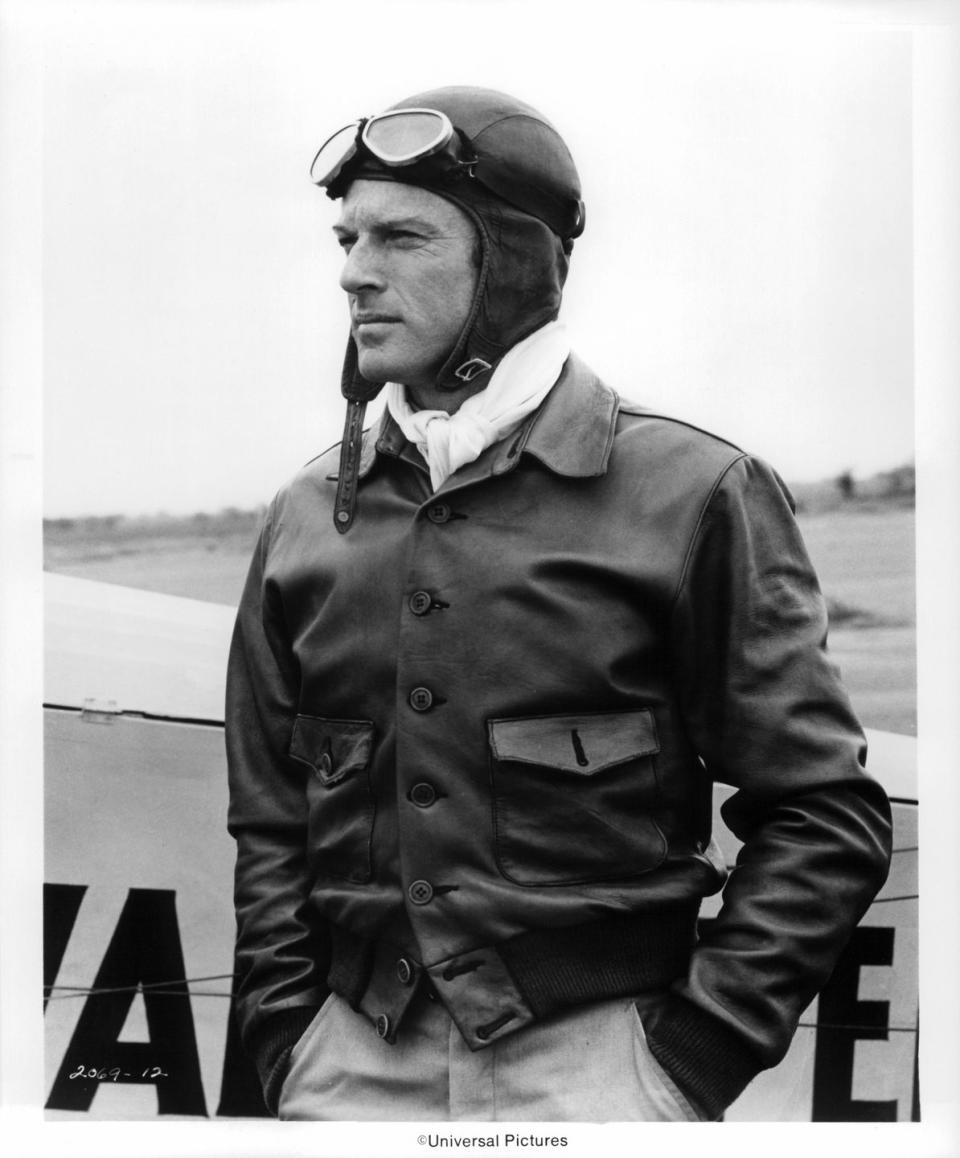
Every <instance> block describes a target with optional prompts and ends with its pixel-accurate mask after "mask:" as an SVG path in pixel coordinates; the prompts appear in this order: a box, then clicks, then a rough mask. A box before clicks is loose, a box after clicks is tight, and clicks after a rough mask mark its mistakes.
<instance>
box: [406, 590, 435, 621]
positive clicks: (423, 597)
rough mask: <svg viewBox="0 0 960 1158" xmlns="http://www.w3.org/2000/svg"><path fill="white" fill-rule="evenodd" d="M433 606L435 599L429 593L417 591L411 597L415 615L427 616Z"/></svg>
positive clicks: (412, 609) (411, 605)
mask: <svg viewBox="0 0 960 1158" xmlns="http://www.w3.org/2000/svg"><path fill="white" fill-rule="evenodd" d="M432 606H433V597H432V596H431V595H430V592H429V591H415V592H414V593H413V595H411V596H410V610H411V611H412V612H413V614H414V615H426V614H427V612H428V611H429V610H430V608H431V607H432Z"/></svg>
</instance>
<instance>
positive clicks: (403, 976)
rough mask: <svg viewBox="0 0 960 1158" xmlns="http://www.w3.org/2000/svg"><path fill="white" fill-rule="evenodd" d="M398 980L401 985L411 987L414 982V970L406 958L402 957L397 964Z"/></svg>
mask: <svg viewBox="0 0 960 1158" xmlns="http://www.w3.org/2000/svg"><path fill="white" fill-rule="evenodd" d="M397 980H398V981H399V982H400V984H401V985H409V984H410V982H411V981H412V980H413V968H412V966H411V965H410V962H409V961H408V960H407V959H406V957H401V958H400V960H399V961H398V962H397Z"/></svg>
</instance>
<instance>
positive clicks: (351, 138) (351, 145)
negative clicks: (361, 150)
mask: <svg viewBox="0 0 960 1158" xmlns="http://www.w3.org/2000/svg"><path fill="white" fill-rule="evenodd" d="M359 128H360V122H359V121H353V122H352V123H351V124H349V125H344V126H343V128H342V129H337V131H336V132H335V133H334V134H333V136H332V137H328V138H327V140H326V141H324V143H323V144H322V145H321V146H320V149H319V151H318V152H317V155H316V156H315V157H314V158H313V164H312V165H311V166H310V180H311V181H313V183H314V184H315V185H329V184H330V182H331V181H333V180H334V179H335V178H336V176H337V174H338V173H339V172H340V170H341V169H342V168H343V166H344V165H345V164H346V163H347V161H349V160H350V158H351V157H352V156H353V155H354V153H356V151H357V130H358V129H359Z"/></svg>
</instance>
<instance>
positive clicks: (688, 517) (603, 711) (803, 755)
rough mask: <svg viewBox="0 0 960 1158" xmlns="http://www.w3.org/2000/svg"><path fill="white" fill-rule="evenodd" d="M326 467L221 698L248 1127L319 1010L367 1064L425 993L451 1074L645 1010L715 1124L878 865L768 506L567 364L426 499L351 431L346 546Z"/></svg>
mask: <svg viewBox="0 0 960 1158" xmlns="http://www.w3.org/2000/svg"><path fill="white" fill-rule="evenodd" d="M337 461H338V454H337V450H336V448H334V450H332V451H329V452H327V453H326V454H324V455H321V456H320V457H319V458H317V459H315V460H314V461H313V462H311V463H309V464H308V465H307V466H306V467H304V468H303V470H301V471H300V472H299V474H297V476H296V477H295V478H294V479H293V480H292V481H291V482H290V483H289V484H288V485H287V486H286V487H285V488H283V490H281V492H280V493H279V494H278V495H277V497H276V499H275V500H274V502H273V503H272V505H271V507H270V509H269V511H268V513H267V516H266V519H265V523H264V527H263V530H262V534H261V537H260V541H259V544H258V546H257V549H256V552H255V555H254V558H253V562H252V565H251V568H250V573H249V577H248V580H247V584H246V587H245V590H244V593H243V598H242V601H241V605H240V610H239V614H238V618H237V625H236V630H235V634H234V639H233V645H232V649H231V656H230V665H229V672H228V681H227V684H228V686H227V712H226V722H227V747H228V759H229V770H230V808H229V829H230V832H231V833H232V834H233V836H234V837H235V838H236V841H237V848H238V855H237V867H236V910H237V921H238V941H237V971H238V976H239V986H238V999H237V1010H238V1015H239V1021H240V1026H241V1032H242V1034H243V1038H244V1041H245V1042H246V1044H247V1047H248V1048H249V1049H250V1050H251V1052H252V1053H253V1054H254V1056H255V1057H256V1059H257V1062H258V1066H259V1069H260V1073H261V1078H262V1080H263V1082H264V1088H265V1095H266V1099H267V1103H268V1105H270V1106H271V1108H275V1105H276V1100H277V1097H278V1093H279V1087H280V1084H281V1083H282V1080H283V1076H284V1072H285V1059H286V1057H287V1054H288V1053H289V1050H290V1048H291V1047H292V1045H293V1043H294V1042H295V1041H296V1040H297V1038H298V1037H299V1036H300V1034H301V1033H302V1032H303V1030H304V1029H305V1027H306V1025H307V1023H308V1022H309V1021H310V1020H311V1019H312V1017H313V1016H314V1014H315V1013H316V1011H317V1009H318V1008H319V1006H320V1005H321V1004H322V1002H323V1001H324V999H325V998H326V996H327V995H328V994H329V992H330V991H331V990H334V991H336V992H338V993H340V994H341V995H342V996H344V997H345V998H346V999H347V1000H349V1001H350V1003H351V1005H352V1006H353V1007H354V1008H355V1009H357V1010H359V1011H361V1012H362V1013H364V1014H365V1015H366V1016H368V1017H369V1019H370V1020H371V1022H372V1023H373V1024H374V1025H375V1026H376V1028H377V1032H379V1033H380V1035H381V1036H382V1037H383V1038H384V1039H385V1042H386V1043H387V1044H386V1045H385V1048H388V1045H389V1043H390V1042H392V1041H395V1040H396V1039H397V1037H398V1035H402V1034H403V1019H404V1014H405V1012H406V1009H407V1007H408V1006H409V1004H410V1002H411V1000H412V998H413V995H414V993H415V992H416V991H417V990H418V988H420V987H422V986H423V985H425V984H427V985H429V986H430V987H431V989H432V990H433V991H435V993H436V996H437V998H438V999H439V1000H440V1001H442V1002H443V1004H444V1005H445V1007H446V1008H447V1010H448V1011H449V1013H450V1016H451V1017H452V1019H453V1021H454V1022H455V1023H456V1025H457V1026H458V1028H459V1030H460V1032H461V1033H462V1035H463V1037H464V1039H465V1040H466V1041H467V1043H468V1044H469V1045H470V1047H471V1048H473V1049H482V1048H484V1047H486V1046H487V1045H489V1044H490V1043H492V1042H495V1041H497V1040H498V1039H500V1038H501V1037H504V1036H505V1035H507V1034H511V1033H515V1032H522V1031H523V1027H524V1026H525V1025H527V1024H529V1023H531V1022H533V1021H537V1020H540V1019H542V1018H545V1017H549V1016H552V1015H555V1014H558V1013H560V1012H561V1011H562V1010H563V1009H564V1008H567V1007H570V1006H573V1005H577V1004H581V1003H583V1002H587V1001H596V1000H603V999H607V998H610V997H614V996H618V995H624V994H630V993H638V994H639V993H641V992H644V991H647V990H650V989H654V988H669V995H668V996H667V997H666V998H664V1000H663V1002H662V1003H661V1004H660V1005H659V1006H658V1007H657V1008H655V1009H654V1010H653V1011H652V1012H651V1013H647V1014H645V1017H644V1024H645V1030H646V1034H647V1038H648V1041H649V1043H650V1047H651V1049H652V1050H653V1052H654V1054H655V1056H656V1057H657V1058H658V1060H659V1061H660V1063H661V1064H662V1065H664V1066H665V1068H666V1069H667V1070H668V1071H669V1072H670V1073H671V1075H672V1076H673V1077H674V1079H675V1080H676V1081H677V1083H678V1084H679V1085H680V1087H681V1088H682V1089H683V1090H684V1091H685V1092H686V1093H688V1095H689V1096H690V1097H691V1100H693V1101H694V1102H695V1103H696V1104H697V1105H698V1106H699V1107H700V1108H701V1109H702V1110H703V1112H704V1113H705V1115H706V1116H710V1117H715V1116H717V1115H719V1114H720V1113H721V1112H722V1110H723V1109H724V1108H725V1106H726V1105H728V1104H729V1103H730V1102H731V1101H732V1100H733V1099H734V1098H735V1097H736V1096H737V1095H738V1094H739V1093H740V1091H741V1090H742V1089H743V1087H744V1086H745V1085H746V1084H747V1082H749V1081H750V1080H751V1079H752V1077H753V1076H754V1075H755V1074H756V1073H757V1072H759V1070H761V1069H763V1068H765V1067H768V1066H771V1065H774V1064H776V1063H777V1062H778V1061H779V1060H780V1059H781V1058H782V1057H783V1055H784V1053H785V1052H786V1050H787V1048H788V1046H789V1043H790V1040H791V1038H792V1035H793V1033H794V1031H795V1029H796V1026H797V1022H798V1020H799V1017H800V1014H801V1013H802V1011H803V1010H804V1008H805V1007H806V1006H807V1004H808V1003H809V1002H810V1001H811V1000H812V998H813V997H814V995H815V994H816V993H817V992H818V990H819V989H820V988H821V987H822V985H823V984H824V983H825V982H826V980H827V979H828V978H829V975H830V973H831V971H832V969H833V967H834V964H835V962H836V959H837V957H838V955H839V953H840V951H841V949H842V948H843V946H844V943H845V942H846V940H847V938H848V937H849V935H850V933H851V931H852V929H853V927H854V926H855V924H856V922H857V921H858V920H859V919H860V917H861V916H862V914H863V913H864V912H865V910H866V908H867V907H868V905H869V904H870V902H871V900H872V898H873V897H874V895H875V894H876V892H877V891H878V890H879V888H880V886H881V885H882V883H883V881H884V879H885V876H886V872H887V869H888V865H889V856H890V812H889V805H888V803H887V800H886V797H885V795H884V793H883V791H882V790H881V788H880V787H879V785H878V784H877V783H876V782H875V781H874V780H873V779H872V778H871V777H870V776H869V775H868V774H867V773H866V772H865V770H864V760H865V742H864V738H863V734H862V732H861V730H860V728H859V725H858V724H857V722H856V720H855V718H854V716H853V714H852V711H851V708H850V704H849V701H848V698H847V695H846V693H845V692H844V690H843V688H842V686H841V685H840V683H839V680H838V676H837V673H836V671H835V669H834V667H833V665H832V664H831V662H830V661H829V658H828V656H827V654H826V651H825V640H826V628H827V622H826V612H825V607H824V601H823V599H822V596H821V593H820V590H819V587H818V584H817V580H816V577H815V575H814V572H813V569H812V567H811V565H810V562H809V560H808V557H807V553H806V551H805V549H804V546H803V543H802V541H801V538H800V534H799V532H798V529H797V526H796V522H795V520H794V517H793V512H792V502H791V499H790V496H789V494H788V492H787V490H786V488H785V487H784V485H783V484H782V482H781V481H780V480H779V479H778V477H777V476H776V475H775V474H774V472H773V471H772V470H771V469H770V468H769V467H768V466H766V465H765V464H764V463H763V462H761V461H759V460H757V459H755V458H752V457H750V456H748V455H746V454H744V453H743V452H741V451H740V450H738V449H737V448H736V447H734V446H732V445H731V444H730V443H728V442H725V441H723V440H721V439H719V438H716V437H714V436H712V435H709V434H706V433H704V432H703V431H700V430H698V429H696V428H694V427H692V426H690V425H688V424H685V423H683V422H679V421H676V420H672V419H669V418H666V417H663V416H661V415H657V414H653V413H650V412H647V411H645V410H643V409H640V408H637V407H633V406H630V405H627V404H625V403H623V402H621V400H620V399H619V398H618V397H617V395H616V394H615V393H614V392H613V391H611V390H610V389H609V388H608V387H606V386H605V385H604V384H603V383H601V382H600V381H599V380H598V379H597V377H596V376H595V375H594V374H593V373H592V372H591V371H590V370H589V369H588V368H587V367H586V366H584V365H583V363H582V362H580V361H579V360H578V359H577V358H576V357H575V356H571V358H570V359H569V360H568V362H567V364H566V366H565V368H564V371H563V373H562V375H561V378H560V380H559V381H558V383H557V384H556V386H555V387H554V388H553V390H552V391H551V393H550V394H549V395H548V396H547V398H546V400H545V402H544V403H543V404H542V406H541V407H540V408H539V410H538V411H536V412H535V413H534V414H533V415H531V416H530V417H529V418H528V419H527V420H526V421H525V422H524V423H523V425H522V426H521V427H520V428H519V429H518V431H517V432H516V433H515V434H514V435H512V436H511V437H508V438H507V439H505V440H503V441H502V442H500V443H498V444H496V445H494V446H491V447H489V448H488V449H487V450H485V451H484V452H483V453H482V454H481V456H480V457H479V458H478V459H477V460H476V461H475V462H473V463H471V464H469V465H467V466H465V467H463V468H461V469H460V470H458V471H457V472H456V473H455V474H454V475H453V476H451V477H450V478H449V479H448V480H447V481H446V482H445V483H444V484H443V486H442V487H441V488H440V489H439V490H438V491H437V492H436V493H432V492H431V488H430V480H429V474H428V472H427V470H426V467H425V464H424V462H423V460H422V458H421V457H420V455H419V453H418V452H417V450H416V449H415V448H414V447H412V446H411V445H409V444H408V443H407V442H406V440H405V439H404V437H403V435H402V434H401V432H400V430H399V428H398V427H397V425H396V424H395V422H394V421H393V420H392V419H391V418H390V416H389V414H385V416H384V418H383V419H382V420H381V422H380V425H379V429H378V430H377V431H376V432H373V433H368V435H367V436H366V437H365V441H364V445H363V450H362V458H361V463H360V472H359V474H360V481H359V489H358V505H357V519H356V523H355V524H354V526H353V527H352V529H351V531H350V534H349V535H338V534H337V533H336V531H335V530H334V527H333V523H332V518H331V512H332V509H333V503H334V499H335V494H336V489H337V481H336V479H337ZM714 781H719V782H723V783H725V784H729V785H732V786H733V788H734V789H735V792H734V794H733V795H732V796H731V798H730V799H729V800H728V801H727V803H726V805H725V807H724V819H725V822H726V823H727V824H728V825H729V827H730V828H731V829H732V830H733V832H734V833H735V834H736V835H737V836H738V837H739V838H740V839H741V840H743V841H744V845H743V848H742V851H741V853H740V856H739V858H738V862H737V865H736V867H735V869H734V871H733V872H732V873H729V877H728V866H726V865H724V864H723V862H722V858H721V857H720V856H719V855H718V850H717V846H716V844H715V843H714V841H713V840H712V837H711V813H712V789H713V783H714ZM721 888H724V899H723V907H722V910H721V912H720V915H719V916H718V917H717V918H716V919H715V920H713V921H712V922H710V923H709V925H708V927H706V928H704V929H701V930H700V933H699V939H698V932H697V911H698V907H699V904H700V901H701V899H702V898H703V897H704V896H707V895H709V894H712V893H715V892H717V891H718V890H720V889H721ZM385 1064H387V1060H386V1059H385Z"/></svg>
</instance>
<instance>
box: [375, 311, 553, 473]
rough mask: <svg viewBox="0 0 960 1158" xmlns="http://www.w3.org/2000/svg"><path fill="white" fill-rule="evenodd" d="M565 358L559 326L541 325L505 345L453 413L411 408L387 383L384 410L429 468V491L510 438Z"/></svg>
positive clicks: (404, 395)
mask: <svg viewBox="0 0 960 1158" xmlns="http://www.w3.org/2000/svg"><path fill="white" fill-rule="evenodd" d="M569 355H570V341H569V339H568V337H567V333H566V328H565V327H564V325H563V323H562V322H547V324H546V325H545V326H541V327H540V329H539V330H534V332H533V333H532V334H530V335H529V336H528V337H526V338H524V339H523V341H522V342H518V343H517V344H516V345H515V346H513V347H511V349H509V350H508V351H507V352H506V354H504V356H503V358H501V360H500V363H499V365H498V366H497V368H496V370H494V372H493V376H492V377H491V379H490V382H489V383H488V385H487V386H486V387H485V389H483V390H481V391H480V392H479V393H478V394H474V395H472V396H471V397H470V398H467V399H466V401H465V402H464V403H463V404H462V405H461V407H460V409H459V410H458V411H457V412H456V413H455V414H447V413H446V411H444V410H414V409H413V407H412V406H411V405H410V403H409V402H408V401H407V392H406V387H405V386H402V385H400V384H399V383H397V382H388V383H387V390H386V399H387V407H388V409H389V411H390V413H391V414H392V415H393V417H394V419H395V420H396V422H397V424H398V425H399V427H400V429H401V430H402V431H403V433H404V435H405V436H406V438H407V440H408V441H409V442H412V443H414V445H415V446H416V447H417V449H418V450H419V451H420V453H421V454H422V455H423V457H424V459H425V460H426V462H427V465H428V466H429V467H430V482H431V484H432V486H433V489H434V490H437V489H438V488H439V487H440V486H442V485H443V483H444V481H445V480H446V479H447V478H449V477H450V475H452V474H453V472H454V471H456V470H459V469H460V467H462V466H465V465H466V464H467V463H468V462H473V461H474V459H475V458H477V457H478V456H479V455H480V453H481V452H482V451H484V450H485V449H486V448H487V447H488V446H492V445H493V444H494V443H495V442H499V441H500V440H501V439H503V438H506V437H507V436H508V435H509V434H512V433H513V431H514V430H516V429H517V427H518V426H519V425H520V423H521V422H523V420H524V419H525V418H526V417H527V415H528V414H530V413H531V412H532V411H534V410H536V408H537V407H538V406H539V405H540V403H541V402H542V401H543V400H544V398H546V396H547V395H548V394H549V393H550V390H551V388H552V387H553V385H554V384H555V383H556V381H557V379H558V378H559V377H560V371H561V370H562V369H563V364H564V362H566V360H567V358H568V357H569Z"/></svg>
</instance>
